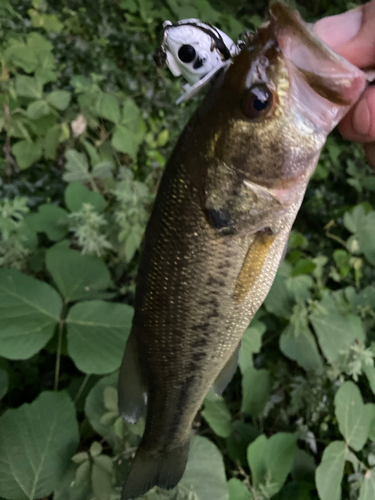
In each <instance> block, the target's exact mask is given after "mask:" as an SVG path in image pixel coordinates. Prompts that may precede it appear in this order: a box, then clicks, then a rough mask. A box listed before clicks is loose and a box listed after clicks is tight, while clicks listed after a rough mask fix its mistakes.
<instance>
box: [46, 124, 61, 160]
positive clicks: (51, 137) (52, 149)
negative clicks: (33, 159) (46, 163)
mask: <svg viewBox="0 0 375 500" xmlns="http://www.w3.org/2000/svg"><path fill="white" fill-rule="evenodd" d="M60 136H61V127H60V125H55V126H54V127H52V128H50V129H49V130H48V132H47V134H46V136H45V140H44V157H45V158H46V159H47V160H55V159H56V150H57V147H58V145H59V144H60Z"/></svg>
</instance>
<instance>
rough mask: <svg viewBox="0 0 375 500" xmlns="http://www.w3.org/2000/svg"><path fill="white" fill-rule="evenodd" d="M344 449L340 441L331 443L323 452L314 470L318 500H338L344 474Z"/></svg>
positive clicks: (343, 444)
mask: <svg viewBox="0 0 375 500" xmlns="http://www.w3.org/2000/svg"><path fill="white" fill-rule="evenodd" d="M345 456H346V447H345V443H344V442H342V441H333V443H330V444H329V445H328V446H327V448H326V449H325V450H324V453H323V458H322V461H321V463H320V464H319V466H318V467H317V469H316V474H315V481H316V487H317V490H318V493H319V498H320V500H340V499H341V481H342V477H343V474H344V465H345Z"/></svg>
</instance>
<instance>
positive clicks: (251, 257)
mask: <svg viewBox="0 0 375 500" xmlns="http://www.w3.org/2000/svg"><path fill="white" fill-rule="evenodd" d="M275 238H276V234H274V233H272V232H271V231H270V230H266V229H265V230H263V231H259V232H257V233H256V234H255V237H254V240H253V242H252V243H251V245H250V247H249V250H248V251H247V254H246V257H245V260H244V263H243V264H242V268H241V271H240V274H239V275H238V277H237V281H236V285H235V289H234V296H235V300H236V302H237V303H240V302H242V301H243V299H244V298H245V297H246V295H247V294H248V292H249V290H250V289H251V287H252V286H253V285H254V283H255V280H256V279H257V278H258V276H259V275H260V273H261V272H262V269H263V265H264V262H265V260H266V258H267V255H268V252H269V251H270V247H271V245H272V243H273V242H274V240H275Z"/></svg>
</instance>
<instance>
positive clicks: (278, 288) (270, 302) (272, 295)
mask: <svg viewBox="0 0 375 500" xmlns="http://www.w3.org/2000/svg"><path fill="white" fill-rule="evenodd" d="M283 270H284V269H283V267H280V269H279V271H278V273H277V274H276V278H275V281H274V282H273V285H272V287H271V290H270V291H269V293H268V295H267V297H266V300H265V301H264V305H265V307H266V309H267V311H268V312H271V313H273V314H275V315H276V316H281V317H283V318H288V317H289V316H290V315H291V314H292V312H293V304H294V299H293V295H292V294H291V293H290V292H289V290H288V288H287V286H286V280H287V278H286V277H285V276H284V275H283V274H282V273H283Z"/></svg>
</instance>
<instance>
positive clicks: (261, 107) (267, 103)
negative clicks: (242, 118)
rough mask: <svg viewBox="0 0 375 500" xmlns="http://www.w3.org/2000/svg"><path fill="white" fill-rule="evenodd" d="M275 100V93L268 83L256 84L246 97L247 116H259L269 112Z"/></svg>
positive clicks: (245, 109)
mask: <svg viewBox="0 0 375 500" xmlns="http://www.w3.org/2000/svg"><path fill="white" fill-rule="evenodd" d="M273 101H274V99H273V94H272V92H271V90H270V89H269V88H268V87H267V86H266V85H254V86H253V87H251V88H250V89H249V90H248V92H247V95H246V97H245V99H244V102H243V112H244V113H245V115H246V116H247V118H259V117H261V116H264V115H266V114H267V113H268V112H269V110H270V109H271V108H272V106H273Z"/></svg>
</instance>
